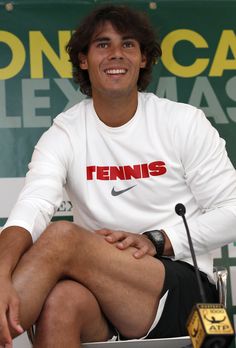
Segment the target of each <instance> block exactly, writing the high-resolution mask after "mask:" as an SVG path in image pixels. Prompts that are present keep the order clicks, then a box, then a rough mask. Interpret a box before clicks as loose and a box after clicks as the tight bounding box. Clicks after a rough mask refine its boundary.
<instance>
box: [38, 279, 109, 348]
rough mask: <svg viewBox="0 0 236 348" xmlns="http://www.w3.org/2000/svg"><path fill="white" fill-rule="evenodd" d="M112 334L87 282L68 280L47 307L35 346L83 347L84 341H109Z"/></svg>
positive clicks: (51, 298) (52, 292) (53, 294)
mask: <svg viewBox="0 0 236 348" xmlns="http://www.w3.org/2000/svg"><path fill="white" fill-rule="evenodd" d="M111 336H112V333H110V330H109V326H108V324H107V321H106V319H105V318H104V316H103V314H102V312H101V309H100V307H99V305H98V302H97V300H96V298H95V297H94V295H93V294H92V293H91V292H90V291H89V290H88V289H86V288H85V287H84V286H83V285H81V284H79V283H77V282H75V281H72V280H65V281H60V282H59V283H58V284H57V285H56V286H55V288H54V289H53V290H52V291H51V293H50V294H49V296H48V298H47V300H46V302H45V304H44V306H43V310H42V313H41V314H40V317H39V320H38V322H37V329H36V336H35V344H34V348H41V347H44V348H54V347H55V348H64V347H66V348H67V347H70V348H79V347H80V342H93V341H106V340H107V339H109V338H110V337H111Z"/></svg>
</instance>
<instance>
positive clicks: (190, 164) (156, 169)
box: [5, 93, 236, 276]
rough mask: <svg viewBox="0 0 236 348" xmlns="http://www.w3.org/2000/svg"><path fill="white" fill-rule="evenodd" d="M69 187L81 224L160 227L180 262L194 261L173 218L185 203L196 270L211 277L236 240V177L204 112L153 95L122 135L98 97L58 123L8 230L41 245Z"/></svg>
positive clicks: (141, 101) (39, 149) (40, 150)
mask: <svg viewBox="0 0 236 348" xmlns="http://www.w3.org/2000/svg"><path fill="white" fill-rule="evenodd" d="M63 186H64V187H65V189H66V190H67V193H68V195H69V197H70V199H71V201H72V204H73V210H74V221H75V222H76V223H78V224H79V225H81V226H83V227H85V228H88V229H90V230H96V229H99V228H110V229H118V230H124V231H130V232H134V233H142V232H144V231H146V230H151V229H160V228H162V229H164V230H165V231H166V233H167V235H168V237H169V239H170V241H171V243H172V246H173V249H174V253H175V259H177V260H178V259H181V260H185V261H187V262H189V263H192V262H191V256H190V251H189V245H188V241H187V235H186V231H185V228H184V225H183V222H182V219H181V217H180V216H178V215H176V213H175V205H176V204H177V203H179V202H181V203H183V204H184V205H185V206H186V211H187V212H186V218H187V220H188V224H189V228H190V232H191V235H192V239H193V244H194V247H195V251H196V254H197V261H198V265H199V267H200V269H201V270H203V271H204V272H206V273H208V274H209V275H210V276H211V275H212V259H211V256H210V255H209V251H210V250H213V249H216V248H218V247H221V246H222V245H225V244H227V243H230V242H233V241H235V240H236V172H235V169H234V168H233V166H232V164H231V162H230V160H229V159H228V156H227V153H226V150H225V142H224V140H222V139H221V138H220V137H219V135H218V133H217V131H216V130H215V129H214V128H213V127H212V126H211V124H210V122H209V121H208V120H207V119H206V117H205V116H204V114H203V113H202V111H200V110H199V109H196V108H194V107H192V106H190V105H187V104H181V103H176V102H172V101H169V100H167V99H160V98H158V97H157V96H155V95H154V94H152V93H139V96H138V107H137V111H136V113H135V115H134V117H133V118H132V119H131V120H130V121H129V122H128V123H126V124H124V125H123V126H121V127H108V126H107V125H105V124H104V123H103V122H102V121H101V120H100V119H99V118H98V116H97V115H96V113H95V110H94V107H93V102H92V99H86V100H84V101H82V102H80V103H79V104H77V105H75V106H73V107H72V108H71V109H69V110H68V111H66V112H63V113H61V114H60V115H58V116H57V117H56V118H55V119H54V123H53V125H52V127H51V128H50V129H49V130H48V131H47V132H45V133H44V134H43V136H42V137H41V139H40V140H39V142H38V144H37V145H36V147H35V150H34V153H33V156H32V161H31V163H30V164H29V172H28V173H27V176H26V183H25V186H24V188H23V190H22V192H21V194H20V196H19V199H18V201H17V203H16V205H15V207H14V208H13V210H12V212H11V214H10V216H9V219H8V221H7V223H6V225H5V227H7V226H12V225H17V226H21V227H24V228H26V229H27V230H28V231H29V232H30V233H31V234H32V237H33V240H36V239H37V238H38V237H39V235H40V234H41V233H42V232H43V230H44V229H45V228H46V226H47V225H48V224H49V222H50V220H51V218H52V216H53V215H54V213H55V212H56V210H57V208H58V207H59V205H60V203H61V200H62V192H63Z"/></svg>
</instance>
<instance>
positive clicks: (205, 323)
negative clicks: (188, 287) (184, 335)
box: [175, 203, 234, 348]
mask: <svg viewBox="0 0 236 348" xmlns="http://www.w3.org/2000/svg"><path fill="white" fill-rule="evenodd" d="M175 212H176V214H178V215H179V216H181V217H182V219H183V222H184V226H185V229H186V232H187V237H188V243H189V248H190V252H191V257H192V260H193V265H194V269H195V273H196V278H197V283H198V286H199V291H200V296H201V300H202V302H203V303H201V304H199V303H198V304H196V305H195V306H194V308H193V310H192V313H191V314H190V316H189V318H188V321H187V330H188V333H189V335H190V338H191V341H192V345H193V348H227V347H229V344H230V342H231V341H232V339H233V337H234V330H233V327H232V325H231V323H230V320H229V317H228V315H227V312H226V309H225V308H224V306H223V304H219V303H206V295H205V291H204V289H203V285H202V280H201V277H200V272H199V268H198V265H197V259H196V255H195V251H194V247H193V243H192V238H191V235H190V231H189V228H188V224H187V220H186V218H185V213H186V208H185V206H184V205H183V204H182V203H178V204H177V205H176V206H175ZM206 314H207V315H206ZM217 316H218V319H216V318H217ZM209 318H210V319H209ZM222 318H223V319H222Z"/></svg>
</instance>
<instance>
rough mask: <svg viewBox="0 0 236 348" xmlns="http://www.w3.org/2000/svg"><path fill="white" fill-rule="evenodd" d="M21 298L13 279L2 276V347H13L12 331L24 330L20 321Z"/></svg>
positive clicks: (0, 340)
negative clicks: (14, 286) (12, 281)
mask: <svg viewBox="0 0 236 348" xmlns="http://www.w3.org/2000/svg"><path fill="white" fill-rule="evenodd" d="M19 307H20V304H19V298H18V295H17V293H16V291H15V289H14V288H13V285H12V283H11V281H10V280H9V279H8V278H6V277H0V347H1V346H2V347H7V348H12V346H13V345H12V337H11V333H10V332H16V333H18V334H21V333H23V332H24V330H23V328H22V327H21V325H20V322H19Z"/></svg>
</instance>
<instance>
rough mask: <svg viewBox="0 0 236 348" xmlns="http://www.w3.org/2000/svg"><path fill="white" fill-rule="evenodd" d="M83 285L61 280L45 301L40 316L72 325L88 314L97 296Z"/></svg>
mask: <svg viewBox="0 0 236 348" xmlns="http://www.w3.org/2000/svg"><path fill="white" fill-rule="evenodd" d="M93 297H94V296H93V295H92V293H91V292H90V291H89V290H88V289H87V288H85V287H84V286H83V285H81V284H79V283H77V282H75V281H72V280H65V281H60V282H59V283H58V284H57V285H56V286H55V287H54V289H53V290H52V291H51V293H50V294H49V296H48V298H47V300H46V301H45V303H44V306H43V310H42V313H41V315H40V318H41V319H43V320H44V321H46V322H48V323H50V325H51V324H52V323H53V322H54V321H56V322H57V323H58V322H60V321H63V324H65V323H66V324H68V325H70V324H71V323H74V322H75V321H76V322H77V323H78V324H79V321H80V320H82V318H83V317H84V316H85V315H86V312H87V311H88V308H89V306H90V303H91V301H94V300H95V298H93Z"/></svg>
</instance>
